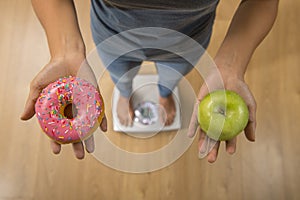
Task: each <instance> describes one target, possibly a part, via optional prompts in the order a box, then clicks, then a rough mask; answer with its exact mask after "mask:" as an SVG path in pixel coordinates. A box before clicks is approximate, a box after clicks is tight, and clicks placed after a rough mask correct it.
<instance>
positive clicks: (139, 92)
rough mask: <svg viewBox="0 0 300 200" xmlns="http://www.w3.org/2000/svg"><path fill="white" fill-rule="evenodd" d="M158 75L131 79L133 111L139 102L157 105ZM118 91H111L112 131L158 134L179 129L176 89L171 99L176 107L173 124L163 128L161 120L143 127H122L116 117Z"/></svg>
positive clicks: (178, 100) (178, 105)
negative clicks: (149, 102)
mask: <svg viewBox="0 0 300 200" xmlns="http://www.w3.org/2000/svg"><path fill="white" fill-rule="evenodd" d="M157 81H158V75H137V76H136V77H135V78H134V79H133V85H132V88H133V96H132V98H133V108H134V109H135V108H136V107H137V105H138V104H139V103H141V102H145V101H151V102H153V103H155V104H158V98H159V92H158V86H157ZM119 95H120V93H119V91H118V89H117V88H116V87H114V91H113V100H112V101H113V102H112V114H113V129H114V131H117V132H125V133H136V134H137V133H145V132H150V133H154V132H156V133H157V132H159V131H171V130H178V129H180V128H181V119H180V116H181V115H180V113H181V110H180V99H179V92H178V88H177V87H176V88H175V89H174V90H173V98H174V101H175V105H176V116H175V119H174V122H173V123H172V124H171V125H170V126H164V125H163V124H162V123H161V120H157V121H156V122H155V123H153V124H150V125H144V124H141V123H140V122H133V125H132V126H128V127H126V126H123V125H122V124H120V122H119V119H118V117H117V102H118V99H119Z"/></svg>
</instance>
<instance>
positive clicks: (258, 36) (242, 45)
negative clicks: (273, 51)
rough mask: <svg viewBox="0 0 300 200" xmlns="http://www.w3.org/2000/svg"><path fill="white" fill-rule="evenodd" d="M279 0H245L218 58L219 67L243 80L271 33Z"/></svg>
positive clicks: (216, 59) (235, 16) (237, 12)
mask: <svg viewBox="0 0 300 200" xmlns="http://www.w3.org/2000/svg"><path fill="white" fill-rule="evenodd" d="M277 7H278V0H243V1H242V2H241V4H240V5H239V7H238V9H237V11H236V13H235V15H234V17H233V19H232V22H231V24H230V27H229V30H228V32H227V35H226V37H225V39H224V41H223V43H222V45H221V47H220V48H219V50H218V52H217V55H216V57H215V62H216V64H217V65H218V66H219V67H220V68H221V70H222V68H226V70H227V71H228V70H229V71H230V72H231V74H232V75H236V76H237V77H239V78H243V76H244V73H245V71H246V68H247V64H248V62H249V60H250V58H251V56H252V54H253V52H254V50H255V49H256V47H257V46H258V45H259V44H260V42H261V41H262V40H263V39H264V38H265V36H266V35H267V34H268V32H269V31H270V30H271V28H272V26H273V23H274V21H275V18H276V15H277Z"/></svg>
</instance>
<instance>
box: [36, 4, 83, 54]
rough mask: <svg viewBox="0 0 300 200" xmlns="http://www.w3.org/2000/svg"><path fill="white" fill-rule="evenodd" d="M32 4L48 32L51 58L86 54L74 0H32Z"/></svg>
mask: <svg viewBox="0 0 300 200" xmlns="http://www.w3.org/2000/svg"><path fill="white" fill-rule="evenodd" d="M32 5H33V8H34V11H35V13H36V15H37V17H38V18H39V20H40V22H41V24H42V26H43V28H44V30H45V32H46V35H47V39H48V45H49V50H50V54H51V58H57V57H64V56H67V55H68V54H69V53H72V54H73V53H79V54H83V55H84V54H85V45H84V42H83V39H82V36H81V33H80V29H79V25H78V21H77V15H76V10H75V6H74V2H73V1H72V0H32Z"/></svg>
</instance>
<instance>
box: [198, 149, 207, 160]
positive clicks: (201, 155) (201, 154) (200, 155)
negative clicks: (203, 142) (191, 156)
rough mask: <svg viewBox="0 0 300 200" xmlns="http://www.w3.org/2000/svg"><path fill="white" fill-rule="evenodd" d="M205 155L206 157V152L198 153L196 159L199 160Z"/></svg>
mask: <svg viewBox="0 0 300 200" xmlns="http://www.w3.org/2000/svg"><path fill="white" fill-rule="evenodd" d="M206 155H207V154H206V151H204V152H202V151H199V154H198V158H199V159H203V158H204V157H205V156H206Z"/></svg>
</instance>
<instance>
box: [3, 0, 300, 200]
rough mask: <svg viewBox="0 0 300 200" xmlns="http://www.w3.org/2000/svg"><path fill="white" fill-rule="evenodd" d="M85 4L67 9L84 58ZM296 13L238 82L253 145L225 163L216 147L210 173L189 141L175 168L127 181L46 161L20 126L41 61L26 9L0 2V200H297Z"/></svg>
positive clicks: (282, 20)
mask: <svg viewBox="0 0 300 200" xmlns="http://www.w3.org/2000/svg"><path fill="white" fill-rule="evenodd" d="M84 2H87V1H79V0H77V1H76V3H77V4H76V5H77V7H78V12H79V18H80V25H81V28H82V30H83V36H84V38H85V41H86V44H87V48H88V50H91V49H92V48H93V47H94V45H93V42H92V39H91V35H90V29H89V5H88V3H84ZM237 3H238V1H237V0H226V1H225V0H223V1H221V3H220V6H219V9H218V15H217V19H216V23H215V29H214V34H213V37H212V42H211V45H210V47H209V52H210V53H211V54H212V55H214V53H215V52H216V50H217V47H218V46H219V44H220V42H221V41H222V38H223V37H224V34H225V30H226V28H227V27H228V23H229V20H230V18H231V16H232V13H233V11H234V9H235V8H236V6H237ZM299 10H300V1H281V3H280V9H279V15H278V18H277V21H276V23H275V26H274V28H273V30H272V32H271V33H270V34H269V36H268V37H267V38H266V40H265V41H264V42H263V44H262V45H261V46H260V47H259V48H258V49H257V51H256V53H255V55H254V57H253V59H252V61H251V63H250V65H249V69H248V71H247V74H246V80H247V82H248V83H249V85H250V88H251V90H252V92H253V93H254V96H255V97H256V100H257V104H258V113H257V119H258V127H257V141H256V142H255V143H249V142H247V141H246V139H245V137H244V136H239V139H238V149H237V152H236V154H235V155H234V156H229V155H227V154H226V153H225V151H224V145H223V146H221V151H220V155H219V158H218V160H217V162H216V163H215V164H209V163H208V162H207V161H206V160H199V159H198V158H197V140H195V141H194V142H193V144H192V146H191V147H190V148H189V149H188V151H187V152H186V153H185V154H184V155H183V156H182V157H181V158H180V159H179V160H177V161H176V162H175V163H174V164H172V165H170V166H168V167H166V168H164V169H162V170H159V171H155V172H152V173H145V174H130V173H124V172H119V171H116V170H113V169H111V168H108V167H106V166H104V165H103V164H101V163H100V162H98V161H97V160H96V159H94V157H92V156H91V155H87V156H86V158H85V159H84V160H82V161H79V160H76V159H75V158H74V156H73V153H72V148H71V146H70V145H67V146H65V147H64V148H63V151H62V153H61V155H59V156H55V155H53V154H52V153H51V151H50V148H49V142H48V138H47V137H46V136H45V135H44V134H42V133H41V131H40V128H39V126H38V124H37V121H36V119H35V118H33V119H32V120H30V121H28V122H22V121H20V120H19V115H20V113H21V112H22V109H23V105H24V102H25V99H26V97H27V94H28V90H29V87H28V84H29V82H30V80H31V79H32V78H33V77H34V75H35V74H36V73H37V72H38V71H39V69H40V68H41V67H42V66H43V65H44V64H45V63H46V62H47V61H48V59H49V53H48V50H47V44H46V38H45V35H44V33H43V30H42V28H41V26H40V24H39V22H38V21H37V19H36V17H35V15H34V13H33V11H32V8H31V5H30V1H29V0H10V1H5V0H0V11H1V14H2V18H1V26H0V58H1V72H0V94H1V95H0V134H1V141H0V200H15V199H16V200H21V199H26V200H27V199H37V200H48V199H49V200H50V199H51V200H52V199H56V200H66V199H72V200H73V199H74V200H77V199H78V200H83V199H84V200H89V199H101V200H119V199H122V200H123V199H124V200H140V199H149V200H158V199H162V200H167V199H170V200H198V199H203V200H206V199H214V200H219V199H220V200H227V199H228V200H234V199H238V200H239V199H249V200H260V199H261V200H269V199H279V200H282V199H287V200H292V199H294V200H296V199H300V191H299V185H300V145H299V144H298V142H299V140H300V125H299V124H300V122H299V120H300V109H299V107H300V78H299V76H300V47H299V46H300V37H299V32H300V28H299V27H300V20H299V17H300V15H299ZM192 77H193V76H192V75H190V76H189V78H190V79H191V82H193V83H194V87H195V88H197V87H198V88H199V86H200V83H198V84H197V81H196V80H192ZM108 115H109V114H108ZM109 128H110V130H111V123H110V127H109ZM110 133H111V135H113V138H115V140H116V141H124V142H120V143H122V144H123V145H124V144H125V145H124V146H125V147H126V146H127V147H130V146H132V143H133V142H132V141H131V139H130V138H128V137H125V136H122V135H121V134H116V133H112V131H110ZM156 137H158V139H157V142H160V140H161V141H167V140H166V138H165V137H166V136H163V135H160V136H156ZM159 138H161V139H159ZM135 142H136V141H135ZM152 143H153V142H152ZM152 143H150V146H149V145H148V147H149V149H151V148H150V147H151V145H155V144H152ZM142 145H146V144H145V142H143V143H142ZM146 146H147V145H146ZM148 147H147V148H148Z"/></svg>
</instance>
